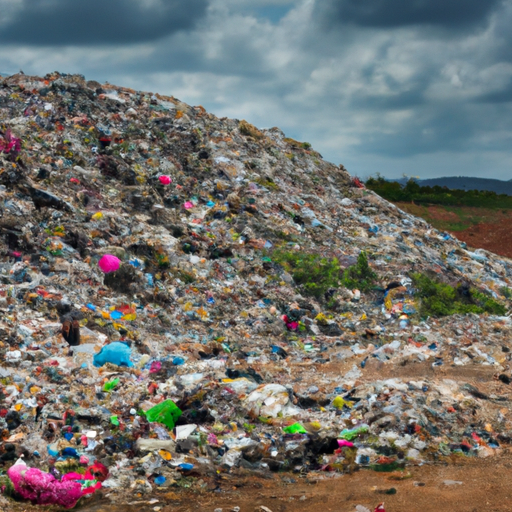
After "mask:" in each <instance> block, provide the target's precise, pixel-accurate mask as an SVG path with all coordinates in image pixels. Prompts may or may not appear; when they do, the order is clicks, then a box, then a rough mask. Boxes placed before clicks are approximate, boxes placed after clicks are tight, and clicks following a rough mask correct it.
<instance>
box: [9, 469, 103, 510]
mask: <svg viewBox="0 0 512 512" xmlns="http://www.w3.org/2000/svg"><path fill="white" fill-rule="evenodd" d="M100 466H102V467H100ZM100 466H97V467H98V468H99V470H100V471H101V472H102V473H104V470H103V468H104V466H103V465H100ZM105 469H106V468H105ZM93 471H94V470H93ZM7 475H8V477H9V478H10V480H11V481H12V483H13V486H14V489H15V491H16V492H17V493H18V494H19V495H20V496H21V497H22V498H23V499H25V500H30V501H31V502H32V503H34V504H37V505H58V506H60V507H64V508H67V509H70V508H73V507H74V506H75V505H76V503H77V501H78V500H79V499H80V498H81V497H82V496H84V495H86V494H91V493H93V492H95V491H96V490H98V489H99V488H101V482H99V481H98V480H96V479H95V478H94V477H93V476H92V474H91V472H90V471H88V472H86V474H85V475H82V474H79V473H67V474H65V475H64V476H63V477H62V479H61V480H58V479H57V478H55V477H54V476H53V475H52V474H50V473H44V472H43V471H41V470H39V469H37V468H29V467H27V466H26V465H25V464H23V463H17V464H15V465H14V466H12V467H11V468H9V470H8V471H7ZM102 476H103V479H104V475H102Z"/></svg>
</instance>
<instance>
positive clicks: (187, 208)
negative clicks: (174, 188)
mask: <svg viewBox="0 0 512 512" xmlns="http://www.w3.org/2000/svg"><path fill="white" fill-rule="evenodd" d="M183 208H185V209H186V210H190V208H194V203H191V202H190V201H187V202H186V203H185V204H184V205H183Z"/></svg>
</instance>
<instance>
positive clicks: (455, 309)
mask: <svg viewBox="0 0 512 512" xmlns="http://www.w3.org/2000/svg"><path fill="white" fill-rule="evenodd" d="M411 279H412V282H413V285H414V287H415V288H416V296H417V297H419V298H420V301H421V305H420V315H421V316H422V317H424V318H425V317H428V316H448V315H455V314H462V315H464V314H468V313H476V314H482V313H490V314H492V315H504V314H505V313H506V312H507V308H506V307H505V306H504V305H503V304H500V303H499V302H497V301H496V300H494V299H493V298H491V297H489V296H487V295H485V294H484V293H482V292H480V291H478V290H476V289H475V288H473V287H469V288H468V287H467V286H464V285H459V286H458V287H457V288H455V287H453V286H451V285H449V284H446V283H442V282H440V281H437V280H434V279H431V278H430V277H429V276H427V275H425V274H420V273H415V274H412V275H411Z"/></svg>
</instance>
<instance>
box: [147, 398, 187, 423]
mask: <svg viewBox="0 0 512 512" xmlns="http://www.w3.org/2000/svg"><path fill="white" fill-rule="evenodd" d="M181 415H182V412H181V409H180V408H179V407H178V406H177V405H176V404H175V403H174V402H173V401H172V400H164V401H163V402H161V403H159V404H158V405H155V406H154V407H152V408H151V409H149V410H147V411H146V419H147V420H148V421H149V422H158V423H163V424H164V425H165V426H166V427H167V428H168V429H170V430H172V429H173V428H174V425H175V424H176V421H177V420H178V418H179V417H180V416H181Z"/></svg>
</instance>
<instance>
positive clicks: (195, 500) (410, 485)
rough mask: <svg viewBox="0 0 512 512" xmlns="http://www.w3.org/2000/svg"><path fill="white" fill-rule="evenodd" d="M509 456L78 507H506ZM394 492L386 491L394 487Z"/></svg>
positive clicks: (459, 511)
mask: <svg viewBox="0 0 512 512" xmlns="http://www.w3.org/2000/svg"><path fill="white" fill-rule="evenodd" d="M511 469H512V459H511V458H510V454H508V453H503V454H502V455H500V456H497V457H493V458H490V459H469V458H467V457H461V458H459V459H454V460H452V461H450V462H448V463H445V464H438V465H425V466H421V467H412V468H408V469H407V470H406V471H405V472H403V473H391V474H390V473H376V472H373V471H370V470H361V471H359V472H357V473H354V474H351V475H338V474H334V473H325V474H315V475H314V476H313V475H308V476H307V477H306V478H300V477H299V476H298V475H294V474H276V475H273V476H272V478H261V477H260V478H259V477H255V476H254V475H246V476H243V475H242V476H240V475H236V476H225V477H224V479H223V480H222V482H223V483H222V485H221V491H220V492H218V491H203V492H201V493H191V492H187V491H185V490H178V491H173V492H167V493H161V494H156V495H154V497H155V498H156V499H159V503H153V504H149V498H147V497H144V498H141V499H139V500H134V502H132V504H131V505H123V506H115V505H110V504H109V505H106V504H105V502H104V501H103V502H102V503H98V504H96V505H94V504H92V505H90V506H87V507H84V508H81V511H82V512H134V511H138V512H146V511H147V512H149V511H155V510H156V509H155V507H157V508H158V507H161V508H160V512H170V511H173V512H196V511H201V512H203V511H204V512H207V511H208V512H210V511H211V512H213V511H214V510H215V509H216V508H222V510H223V512H228V511H231V510H233V508H234V507H240V512H253V511H254V510H255V509H256V510H257V507H259V506H260V505H264V506H266V507H268V508H269V509H270V510H271V511H272V512H292V511H293V512H319V511H322V512H353V511H354V510H355V507H356V505H363V506H366V507H367V508H369V509H370V510H371V511H372V512H373V510H374V508H375V507H376V506H377V505H378V504H379V503H381V502H384V503H385V509H386V512H482V511H484V510H485V511H487V512H498V511H500V512H505V511H507V512H510V510H512V504H511V498H512V488H511V486H510V475H511ZM392 489H394V490H396V494H386V491H387V492H394V491H393V490H392Z"/></svg>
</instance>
